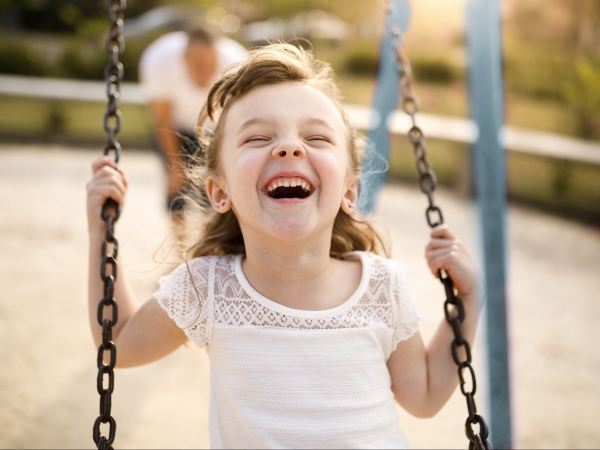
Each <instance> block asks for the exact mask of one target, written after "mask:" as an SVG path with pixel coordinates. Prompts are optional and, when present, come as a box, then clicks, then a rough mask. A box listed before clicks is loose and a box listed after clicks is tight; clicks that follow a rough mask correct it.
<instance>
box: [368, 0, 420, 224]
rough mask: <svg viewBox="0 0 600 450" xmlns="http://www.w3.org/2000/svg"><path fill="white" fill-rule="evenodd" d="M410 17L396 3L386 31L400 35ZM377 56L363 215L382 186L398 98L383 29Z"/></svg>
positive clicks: (400, 1)
mask: <svg viewBox="0 0 600 450" xmlns="http://www.w3.org/2000/svg"><path fill="white" fill-rule="evenodd" d="M410 15H411V7H410V3H408V1H407V0H396V1H395V2H394V4H393V8H392V9H391V14H388V16H387V18H386V24H385V25H386V28H387V29H389V28H391V27H392V26H395V27H396V28H397V29H398V31H399V32H400V33H401V34H404V32H405V31H406V29H407V28H408V24H409V22H410ZM400 45H402V43H400ZM379 55H380V59H379V69H378V71H377V85H376V88H375V94H374V95H373V108H372V117H371V124H370V126H369V134H368V136H367V148H366V149H365V156H364V159H363V169H362V174H361V180H360V197H359V200H358V208H359V209H360V212H361V213H362V214H364V215H369V214H371V213H373V211H374V210H375V205H376V201H377V194H379V191H380V190H381V188H382V187H383V185H384V184H385V178H386V174H387V170H388V161H389V156H390V131H389V127H388V118H389V116H390V114H392V113H393V112H395V111H396V108H397V106H398V99H399V97H400V92H399V89H398V62H397V60H396V56H395V49H394V42H393V41H392V36H391V34H390V33H389V32H387V30H386V32H384V34H383V38H382V40H381V44H380V50H379Z"/></svg>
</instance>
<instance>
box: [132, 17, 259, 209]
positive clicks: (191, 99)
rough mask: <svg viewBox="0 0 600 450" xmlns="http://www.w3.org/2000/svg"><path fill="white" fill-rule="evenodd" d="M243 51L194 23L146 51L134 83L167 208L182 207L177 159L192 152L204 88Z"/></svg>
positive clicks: (241, 57) (181, 178)
mask: <svg viewBox="0 0 600 450" xmlns="http://www.w3.org/2000/svg"><path fill="white" fill-rule="evenodd" d="M246 57H247V53H246V49H245V48H244V47H242V46H241V45H240V44H238V43H237V42H235V41H233V40H231V39H229V38H223V37H222V38H216V37H215V36H214V35H213V34H212V33H211V32H210V31H209V30H208V29H206V28H204V27H202V26H198V25H195V26H193V27H190V28H188V30H187V31H178V32H173V33H169V34H166V35H164V36H162V37H160V38H159V39H157V40H156V41H154V42H153V43H152V44H150V45H149V46H148V48H146V50H145V51H144V53H143V54H142V57H141V59H140V70H139V73H140V81H141V84H142V90H143V93H144V96H145V98H146V101H147V102H148V105H149V107H150V112H151V115H152V119H153V122H154V133H155V141H156V145H157V147H158V148H159V149H160V152H161V154H162V155H163V156H164V159H165V162H166V165H167V171H168V172H167V173H168V175H167V192H168V205H169V208H170V210H171V211H172V212H177V211H180V210H181V209H182V208H183V200H182V199H180V198H178V196H179V194H180V193H181V192H182V190H183V189H184V188H185V179H184V176H183V166H182V163H183V162H184V160H183V156H185V155H189V154H193V153H194V150H195V148H196V146H197V145H198V140H197V136H196V127H197V121H198V115H199V113H200V110H201V109H202V107H203V106H204V104H205V102H206V97H207V94H208V89H209V87H210V85H211V84H212V83H213V81H215V80H216V79H217V77H218V76H219V75H220V74H221V72H222V71H223V70H224V69H225V68H226V67H227V66H229V65H231V64H234V63H236V62H239V61H243V60H244V59H246Z"/></svg>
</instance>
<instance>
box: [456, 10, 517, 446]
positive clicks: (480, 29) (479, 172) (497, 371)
mask: <svg viewBox="0 0 600 450" xmlns="http://www.w3.org/2000/svg"><path fill="white" fill-rule="evenodd" d="M500 17H501V16H500V2H499V0H470V2H469V3H468V5H467V46H468V55H469V56H468V59H469V61H468V62H469V96H470V99H469V102H470V108H471V116H472V117H473V119H474V120H475V122H476V123H477V125H478V127H479V137H478V139H477V142H476V143H475V145H474V147H473V152H472V153H473V165H472V167H473V180H474V183H475V197H476V199H477V203H478V209H479V218H480V228H481V239H482V248H483V261H484V277H485V296H486V305H485V311H486V317H485V321H486V331H487V348H488V375H489V406H490V435H491V444H492V447H494V448H497V449H508V448H511V447H512V429H511V428H512V427H511V415H510V409H511V406H510V377H509V373H510V370H509V359H508V339H507V318H506V167H505V165H506V163H505V151H504V148H503V144H502V142H501V141H502V129H503V125H504V103H503V82H502V37H501V26H500Z"/></svg>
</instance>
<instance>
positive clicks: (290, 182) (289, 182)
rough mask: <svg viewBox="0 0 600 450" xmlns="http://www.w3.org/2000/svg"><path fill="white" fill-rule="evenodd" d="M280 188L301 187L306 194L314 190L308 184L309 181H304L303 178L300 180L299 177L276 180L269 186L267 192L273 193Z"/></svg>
mask: <svg viewBox="0 0 600 450" xmlns="http://www.w3.org/2000/svg"><path fill="white" fill-rule="evenodd" d="M280 186H284V187H296V186H301V187H302V189H304V190H305V191H306V192H310V191H311V190H312V187H311V185H310V184H309V183H308V181H306V180H303V179H302V178H299V177H294V178H275V179H274V180H273V181H271V182H270V183H269V185H268V186H267V191H268V192H271V191H272V190H274V189H276V188H278V187H280Z"/></svg>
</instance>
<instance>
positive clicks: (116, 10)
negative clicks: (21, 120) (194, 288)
mask: <svg viewBox="0 0 600 450" xmlns="http://www.w3.org/2000/svg"><path fill="white" fill-rule="evenodd" d="M106 3H107V9H108V17H109V20H110V28H109V33H108V36H107V38H106V43H105V44H106V51H107V53H108V54H109V57H110V61H109V64H108V65H107V66H106V70H105V71H104V77H105V79H106V95H107V97H108V106H107V109H106V112H105V113H104V120H103V122H104V130H105V131H106V134H107V143H106V146H105V147H104V152H103V153H104V154H105V155H108V154H109V153H110V152H114V161H115V163H118V162H119V158H120V156H121V145H120V144H119V142H118V141H117V133H118V132H119V131H120V129H121V123H122V115H121V111H119V109H118V106H119V105H118V103H119V95H120V93H119V89H120V85H121V81H122V80H123V64H122V63H121V62H119V55H120V54H121V53H123V50H124V49H125V40H124V39H123V35H122V33H123V10H124V9H125V0H107V2H106ZM119 215H120V208H119V205H118V203H117V202H115V201H114V200H112V199H110V198H109V199H108V200H107V201H106V203H105V204H104V206H103V207H102V220H103V221H104V223H105V231H104V240H103V242H102V254H101V258H102V259H101V264H100V278H101V279H102V282H103V283H104V294H103V298H102V300H100V303H99V304H98V324H99V325H100V326H101V327H102V343H101V344H100V347H99V348H98V358H97V365H98V378H97V383H96V384H97V388H98V394H99V395H100V415H99V416H98V417H97V418H96V420H95V422H94V427H93V434H92V436H93V439H94V443H95V444H96V446H97V447H98V449H99V450H104V449H106V450H112V448H113V447H112V444H113V442H114V440H115V434H116V431H117V423H116V421H115V419H114V418H113V417H112V416H111V407H112V393H113V390H114V387H115V372H114V368H115V365H116V362H117V348H116V347H115V344H114V342H113V341H112V327H113V326H114V325H115V324H116V323H117V320H118V316H119V315H118V308H117V302H116V300H115V298H114V290H115V281H116V280H117V254H118V252H119V242H118V241H117V238H116V237H115V235H114V227H115V222H116V221H117V220H118V219H119ZM104 361H108V364H106V363H105V362H104ZM102 424H108V427H109V428H108V436H104V435H102V431H101V430H100V426H101V425H102Z"/></svg>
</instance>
